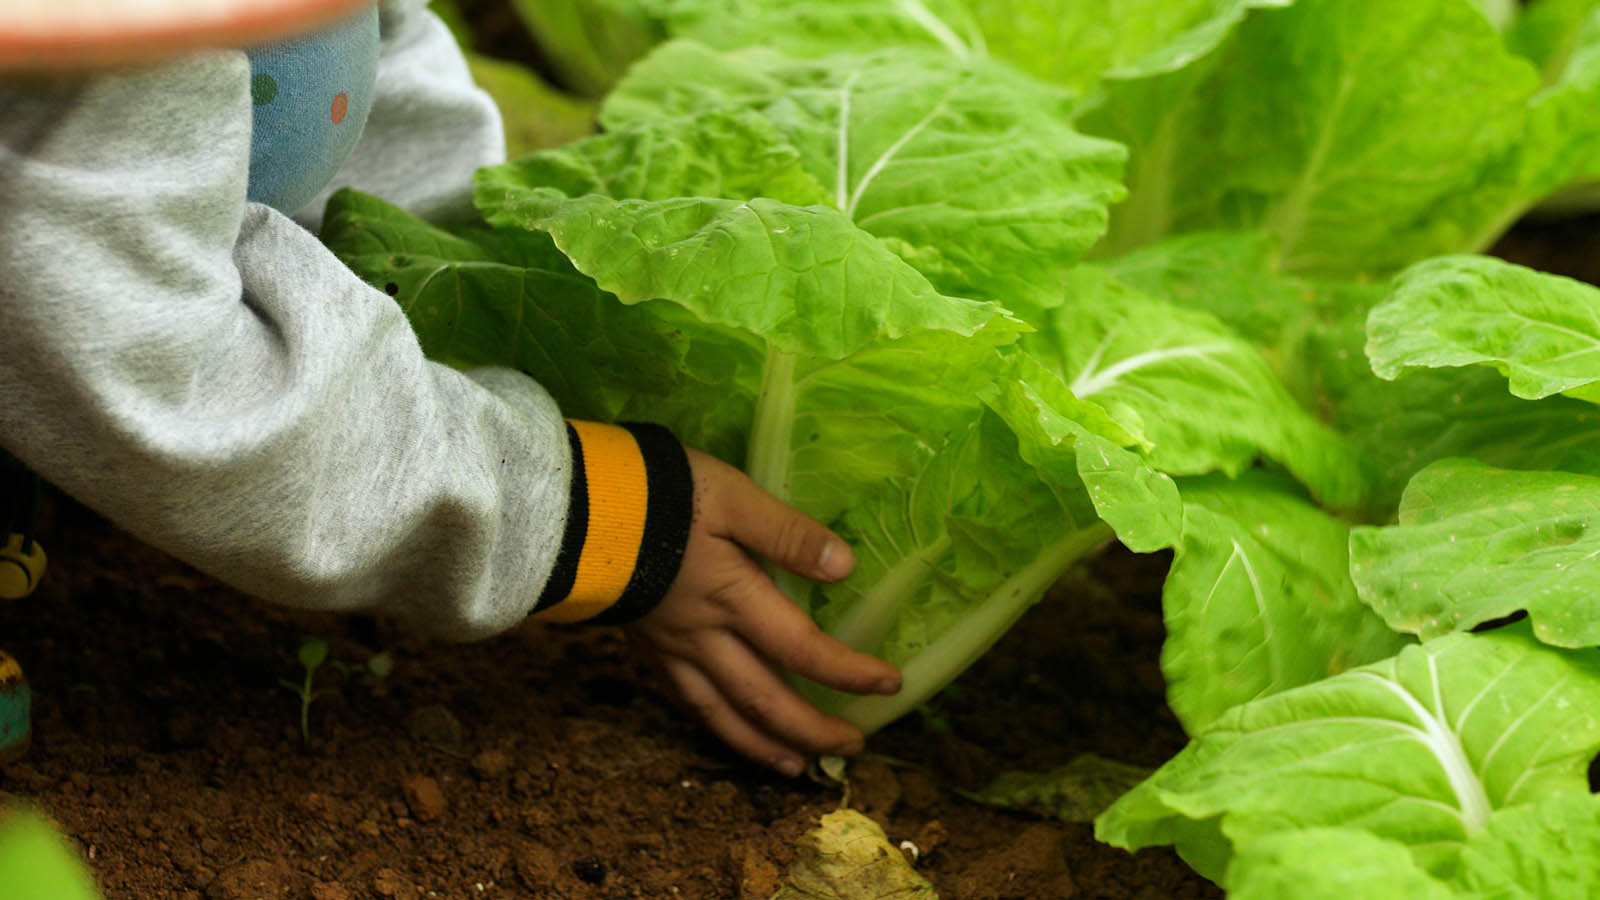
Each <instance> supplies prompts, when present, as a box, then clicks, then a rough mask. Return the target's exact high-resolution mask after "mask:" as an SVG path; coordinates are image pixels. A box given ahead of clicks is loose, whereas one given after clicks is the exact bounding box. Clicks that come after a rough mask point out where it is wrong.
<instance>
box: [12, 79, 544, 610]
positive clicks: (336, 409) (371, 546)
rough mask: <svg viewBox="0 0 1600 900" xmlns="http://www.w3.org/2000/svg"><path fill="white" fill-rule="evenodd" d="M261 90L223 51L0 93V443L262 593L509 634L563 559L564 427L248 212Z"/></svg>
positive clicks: (140, 532) (304, 237)
mask: <svg viewBox="0 0 1600 900" xmlns="http://www.w3.org/2000/svg"><path fill="white" fill-rule="evenodd" d="M249 77H250V76H249V67H248V65H247V62H246V60H245V57H244V55H243V54H242V53H239V52H223V51H218V52H212V53H205V54H199V55H196V56H191V57H188V58H186V59H184V60H183V61H181V62H177V63H172V64H166V65H160V66H149V67H143V68H138V69H133V70H127V71H123V72H119V73H117V74H113V75H101V76H96V77H93V78H88V79H84V80H79V81H76V82H72V81H66V80H61V81H56V82H51V83H44V82H41V81H39V80H33V81H31V82H9V83H8V82H6V81H3V80H0V443H3V445H4V446H5V447H6V448H7V449H8V450H10V451H12V452H13V453H15V454H16V455H17V456H18V457H20V458H21V459H22V460H23V461H24V462H26V463H28V464H29V465H31V466H33V467H34V468H35V469H37V470H38V471H39V472H40V473H41V474H42V475H44V476H45V477H46V478H48V479H49V480H50V481H52V482H54V483H55V484H57V485H59V486H60V487H61V488H63V489H64V490H66V491H67V492H68V493H70V494H72V495H74V496H75V497H77V498H79V499H80V500H82V501H83V502H85V503H87V504H88V505H89V506H91V507H93V508H95V509H97V510H99V511H100V512H101V513H103V514H105V515H106V516H107V517H109V518H111V519H112V520H113V521H115V522H117V523H119V524H120V525H122V526H123V527H125V528H127V529H128V530H130V531H132V532H133V533H134V534H136V535H137V536H139V537H140V538H142V539H144V540H146V541H148V542H150V543H151V544H154V545H156V546H158V547H161V548H163V549H165V550H167V551H169V552H171V553H173V554H174V555H176V556H178V557H180V558H182V559H185V560H187V561H189V562H190V563H192V564H194V565H195V566H197V567H199V568H201V569H203V570H205V571H208V572H211V573H213V574H215V575H216V576H218V577H220V578H222V579H224V580H225V581H228V582H230V583H231V584H233V585H235V586H237V587H239V588H241V589H243V590H245V591H247V592H250V593H253V594H256V595H259V596H262V597H265V598H268V599H271V600H275V601H279V602H282V603H286V604H290V605H298V606H304V607H316V608H325V609H372V610H377V611H384V612H387V613H390V614H394V615H396V616H399V617H401V618H404V619H407V620H410V621H412V622H413V623H415V624H417V625H419V626H421V627H424V628H427V629H429V630H432V631H434V632H436V633H439V634H442V635H445V636H448V637H453V638H461V639H466V638H473V637H479V636H484V635H488V634H492V633H494V632H496V631H499V630H502V629H504V628H506V627H509V626H510V625H512V624H514V623H516V622H517V621H519V620H520V619H521V618H522V617H523V615H524V614H525V613H526V612H527V611H528V609H529V608H530V607H531V606H532V605H533V604H534V602H535V599H536V597H537V596H538V594H539V592H540V590H541V589H542V587H543V586H544V585H545V582H546V580H547V578H548V576H549V575H550V572H551V571H552V568H553V566H554V565H555V561H556V555H557V551H558V548H559V547H560V545H561V540H562V532H563V527H564V523H565V519H566V513H567V504H568V496H569V489H570V486H571V477H570V468H571V466H572V456H571V451H570V449H569V446H568V436H567V432H566V429H565V427H564V425H563V423H562V421H561V419H560V416H559V413H558V412H557V410H556V408H555V406H554V404H553V403H552V401H551V400H550V398H549V397H548V396H547V395H546V394H545V393H544V392H543V391H542V390H540V389H539V388H538V387H537V386H536V385H535V384H533V383H532V382H531V381H530V380H528V379H527V378H526V377H524V376H522V375H520V374H517V373H513V372H509V371H504V370H486V371H480V372H476V373H472V374H463V373H460V372H457V371H454V370H452V369H449V368H447V367H444V366H441V365H437V364H434V363H430V362H428V361H426V360H425V359H424V358H423V356H422V354H421V352H420V350H419V348H418V346H417V342H416V340H415V337H414V335H413V334H412V332H411V330H410V328H409V326H408V324H407V323H406V321H405V318H404V316H403V315H402V314H401V312H400V310H399V309H398V308H397V307H396V305H395V304H394V303H393V302H392V301H391V300H390V299H389V298H388V297H387V296H386V295H384V294H383V293H382V292H380V291H375V290H373V289H371V288H369V287H368V286H367V285H365V284H363V283H362V282H361V281H360V280H359V279H357V278H356V277H355V276H354V275H353V274H352V273H351V272H350V271H349V270H348V269H346V268H345V267H344V266H343V265H342V264H340V263H339V262H338V260H337V259H335V258H334V257H333V256H332V255H331V254H330V253H329V252H328V251H327V250H326V249H325V248H323V247H322V245H321V244H320V243H319V242H318V241H317V240H316V238H315V237H314V236H313V235H312V234H310V233H309V232H308V231H306V229H305V228H303V227H301V226H300V225H299V224H297V223H295V222H294V221H291V220H290V219H288V218H286V217H284V216H282V215H280V214H278V213H277V212H275V211H273V210H271V209H269V208H267V207H264V206H261V205H259V204H253V203H248V202H247V201H246V199H245V185H246V180H247V177H248V165H249V156H250V127H251V103H250V95H249ZM375 115H376V112H375ZM374 152H376V151H374ZM371 159H372V155H371V154H368V155H367V156H365V157H363V159H362V160H361V161H359V162H360V163H361V164H363V165H364V164H365V163H366V162H367V161H370V160H371ZM464 164H465V163H464ZM359 168H360V166H356V167H355V170H359ZM375 186H377V187H379V188H383V187H386V185H381V184H380V185H375ZM406 199H409V200H411V201H413V202H414V203H417V202H421V203H426V202H430V201H429V198H428V197H426V196H413V197H410V198H406ZM58 564H64V565H71V562H70V560H68V561H58Z"/></svg>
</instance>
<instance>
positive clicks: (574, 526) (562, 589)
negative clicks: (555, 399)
mask: <svg viewBox="0 0 1600 900" xmlns="http://www.w3.org/2000/svg"><path fill="white" fill-rule="evenodd" d="M567 443H568V444H570V445H571V446H572V489H571V490H572V494H571V497H570V498H569V499H568V501H567V527H566V529H565V530H564V531H563V532H562V533H561V549H560V550H559V551H557V553H556V565H555V568H554V569H552V570H550V579H549V580H548V581H546V582H545V584H544V592H543V593H541V594H540V595H539V601H538V602H537V603H535V604H534V605H533V609H532V610H530V615H531V614H532V613H535V612H538V611H540V610H543V609H549V608H550V607H552V606H555V605H556V604H557V603H560V602H561V601H563V600H565V599H567V595H568V594H570V593H572V585H573V583H574V582H576V581H577V580H578V559H579V557H581V556H583V543H584V539H585V538H586V537H587V536H588V534H589V476H588V474H587V473H586V472H585V471H584V466H583V443H582V442H581V441H579V440H578V432H577V429H575V428H573V427H572V426H571V425H568V426H567Z"/></svg>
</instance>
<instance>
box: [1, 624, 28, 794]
mask: <svg viewBox="0 0 1600 900" xmlns="http://www.w3.org/2000/svg"><path fill="white" fill-rule="evenodd" d="M32 738H33V694H32V693H31V692H30V691H29V690H28V679H27V678H25V677H23V674H22V666H21V665H20V664H19V663H18V662H17V661H16V659H15V658H13V657H12V656H11V654H9V653H6V652H5V651H3V650H0V766H3V765H6V764H7V763H12V762H16V761H17V760H19V759H21V758H22V757H23V755H24V754H26V753H27V752H28V742H29V741H30V740H31V739H32Z"/></svg>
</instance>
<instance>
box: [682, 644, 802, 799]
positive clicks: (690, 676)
mask: <svg viewBox="0 0 1600 900" xmlns="http://www.w3.org/2000/svg"><path fill="white" fill-rule="evenodd" d="M661 668H662V670H663V671H664V672H665V673H666V676H667V678H668V679H670V680H671V681H672V684H673V687H675V688H676V689H677V694H678V697H679V699H680V700H682V702H683V703H684V704H685V705H686V706H688V707H689V710H690V711H691V712H692V713H693V714H694V715H696V716H698V717H699V718H700V720H701V721H703V722H705V723H706V727H708V728H710V729H711V731H712V733H713V734H715V735H716V736H717V737H719V738H721V739H722V740H723V742H724V743H726V744H727V745H728V746H730V747H732V748H733V749H734V750H735V751H737V752H738V753H740V754H742V755H744V756H745V757H747V758H749V759H751V760H754V761H755V762H758V763H761V764H762V765H764V766H769V767H771V768H773V769H776V770H777V771H779V772H781V773H783V774H784V775H790V776H793V775H798V774H800V772H801V771H802V770H803V769H804V768H805V759H804V758H803V757H802V756H801V754H799V753H797V752H795V751H794V750H793V749H792V748H790V747H788V746H785V745H784V744H783V743H782V742H781V741H778V740H776V739H774V738H773V737H772V736H771V735H769V734H767V733H766V732H764V731H762V730H761V729H759V728H757V727H755V726H754V725H752V724H751V723H750V722H749V721H747V720H746V719H745V717H744V716H743V715H741V714H740V713H739V712H738V711H737V710H735V709H734V707H733V705H732V704H731V703H729V702H728V701H727V699H726V698H725V697H723V695H722V693H721V691H719V690H718V689H717V687H716V686H715V685H714V684H712V683H711V680H710V679H709V678H707V677H706V676H705V674H704V673H702V672H700V670H698V669H697V668H695V667H694V666H693V665H691V664H690V663H688V662H687V661H685V660H682V659H677V658H669V659H667V660H664V661H663V663H662V666H661Z"/></svg>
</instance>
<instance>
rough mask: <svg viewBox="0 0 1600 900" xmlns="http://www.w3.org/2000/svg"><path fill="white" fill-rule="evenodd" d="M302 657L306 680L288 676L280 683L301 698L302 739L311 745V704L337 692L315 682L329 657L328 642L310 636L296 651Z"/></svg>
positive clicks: (307, 744) (301, 664) (301, 662)
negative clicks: (299, 680) (298, 681)
mask: <svg viewBox="0 0 1600 900" xmlns="http://www.w3.org/2000/svg"><path fill="white" fill-rule="evenodd" d="M296 656H298V657H299V659H300V666H301V668H303V669H305V672H306V677H305V680H303V681H302V682H300V683H299V684H296V683H294V682H293V681H290V680H289V679H287V678H284V679H280V680H279V681H278V683H279V684H281V685H283V686H284V687H285V688H287V689H288V690H289V691H290V692H291V693H293V694H294V695H295V696H297V697H299V698H300V740H301V741H303V742H304V743H305V745H306V746H307V747H309V746H311V704H312V703H315V702H316V701H317V698H319V697H324V696H326V695H328V694H332V693H334V692H335V689H334V688H317V687H314V686H313V682H314V681H315V680H316V677H317V669H319V668H321V667H322V664H323V663H324V662H326V661H327V659H328V642H327V641H325V640H323V639H322V638H319V637H308V638H306V639H305V640H303V641H301V642H300V650H299V652H298V653H296Z"/></svg>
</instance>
